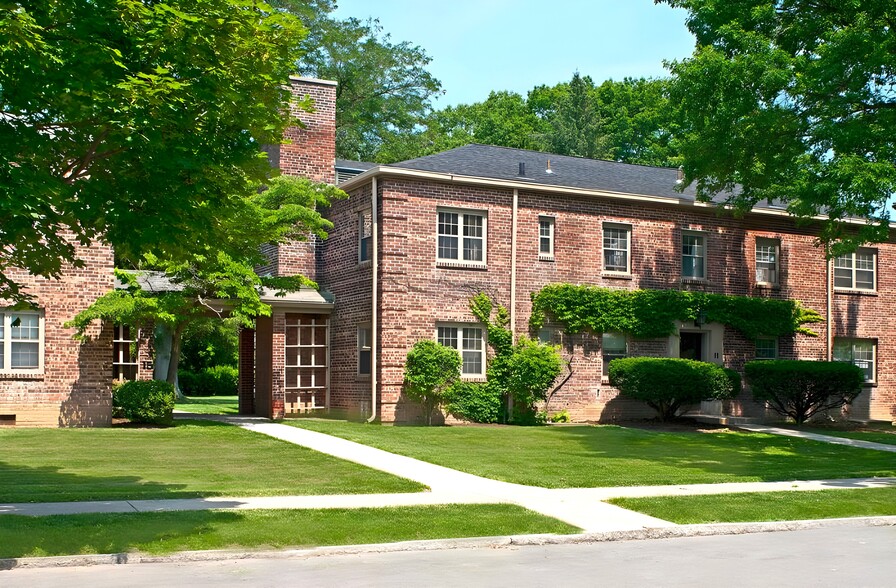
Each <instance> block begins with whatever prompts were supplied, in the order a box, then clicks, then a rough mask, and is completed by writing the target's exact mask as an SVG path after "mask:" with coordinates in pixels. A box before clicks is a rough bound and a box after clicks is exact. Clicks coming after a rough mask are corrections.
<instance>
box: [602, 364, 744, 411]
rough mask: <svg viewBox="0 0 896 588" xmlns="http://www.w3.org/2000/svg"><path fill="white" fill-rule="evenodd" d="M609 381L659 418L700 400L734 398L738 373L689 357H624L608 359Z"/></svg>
mask: <svg viewBox="0 0 896 588" xmlns="http://www.w3.org/2000/svg"><path fill="white" fill-rule="evenodd" d="M610 384H611V385H613V386H615V387H616V388H618V389H619V392H620V394H621V395H622V396H625V397H628V398H633V399H635V400H640V401H642V402H645V403H646V404H647V405H648V406H650V407H651V408H653V409H654V410H656V411H657V413H659V416H660V418H661V419H662V420H664V421H668V420H671V419H673V418H674V417H675V416H676V415H677V414H678V411H679V409H681V408H682V407H683V406H686V405H689V404H695V403H697V402H700V401H701V400H723V399H727V398H734V397H735V396H737V394H738V393H739V392H740V387H741V384H740V375H739V374H738V373H737V372H735V371H734V370H729V369H725V368H723V367H721V366H718V365H715V364H713V363H706V362H702V361H694V360H690V359H675V358H660V357H626V358H620V359H614V360H613V361H611V362H610Z"/></svg>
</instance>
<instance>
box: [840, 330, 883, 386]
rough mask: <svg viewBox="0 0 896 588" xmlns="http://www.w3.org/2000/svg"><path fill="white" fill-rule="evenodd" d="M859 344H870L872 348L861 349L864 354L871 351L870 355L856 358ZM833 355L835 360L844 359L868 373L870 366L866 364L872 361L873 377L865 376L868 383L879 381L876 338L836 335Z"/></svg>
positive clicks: (863, 345)
mask: <svg viewBox="0 0 896 588" xmlns="http://www.w3.org/2000/svg"><path fill="white" fill-rule="evenodd" d="M858 346H862V347H865V346H868V347H870V349H867V350H865V349H863V350H862V351H861V353H862V354H868V352H870V357H867V356H866V357H861V358H858V359H857V358H856V355H857V353H856V347H858ZM838 356H839V357H838ZM833 357H834V361H844V362H847V363H851V364H853V365H855V366H858V367H859V368H861V369H862V371H863V372H865V373H866V374H867V371H866V369H867V368H868V367H869V366H867V365H864V364H868V363H870V364H871V365H870V368H871V377H870V378H869V377H868V376H867V375H866V376H865V383H866V384H875V383H877V340H876V339H860V338H857V337H834V348H833ZM860 364H862V365H860Z"/></svg>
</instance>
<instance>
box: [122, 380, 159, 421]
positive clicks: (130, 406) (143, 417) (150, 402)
mask: <svg viewBox="0 0 896 588" xmlns="http://www.w3.org/2000/svg"><path fill="white" fill-rule="evenodd" d="M112 406H113V408H114V409H116V412H117V413H118V414H119V415H121V416H122V417H124V418H126V419H128V420H129V421H131V422H132V423H149V424H153V425H170V424H171V423H172V422H174V417H173V415H172V413H173V411H174V386H172V385H171V384H169V383H168V382H160V381H158V380H150V381H146V382H143V381H137V382H125V383H123V384H121V385H120V386H118V387H116V388H115V389H114V390H113V391H112Z"/></svg>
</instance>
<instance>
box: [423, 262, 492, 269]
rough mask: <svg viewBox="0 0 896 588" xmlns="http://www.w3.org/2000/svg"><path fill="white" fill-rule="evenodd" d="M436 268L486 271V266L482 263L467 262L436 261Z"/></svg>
mask: <svg viewBox="0 0 896 588" xmlns="http://www.w3.org/2000/svg"><path fill="white" fill-rule="evenodd" d="M436 267H445V268H454V269H471V270H487V269H488V266H487V265H485V264H484V263H475V262H467V261H443V260H437V261H436Z"/></svg>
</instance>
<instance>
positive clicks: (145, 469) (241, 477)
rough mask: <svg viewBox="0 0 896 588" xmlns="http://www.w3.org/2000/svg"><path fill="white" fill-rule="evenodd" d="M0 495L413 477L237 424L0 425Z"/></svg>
mask: <svg viewBox="0 0 896 588" xmlns="http://www.w3.org/2000/svg"><path fill="white" fill-rule="evenodd" d="M0 448H2V451H0V503H3V502H57V501H72V500H126V499H146V498H185V497H192V496H282V495H291V494H303V495H308V494H364V493H380V492H416V491H420V490H422V489H423V487H422V486H421V485H420V484H417V483H415V482H411V481H409V480H404V479H402V478H397V477H395V476H391V475H389V474H385V473H382V472H379V471H376V470H372V469H369V468H365V467H363V466H360V465H357V464H353V463H349V462H346V461H342V460H339V459H336V458H333V457H329V456H326V455H323V454H320V453H317V452H314V451H311V450H308V449H304V448H302V447H298V446H295V445H292V444H289V443H286V442H284V441H279V440H277V439H272V438H270V437H266V436H264V435H260V434H258V433H252V432H250V431H246V430H244V429H241V428H239V427H235V426H232V425H225V424H221V423H214V422H206V421H179V422H178V424H177V426H175V427H171V428H122V427H115V428H107V429H0Z"/></svg>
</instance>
